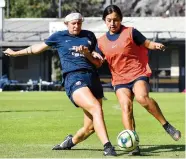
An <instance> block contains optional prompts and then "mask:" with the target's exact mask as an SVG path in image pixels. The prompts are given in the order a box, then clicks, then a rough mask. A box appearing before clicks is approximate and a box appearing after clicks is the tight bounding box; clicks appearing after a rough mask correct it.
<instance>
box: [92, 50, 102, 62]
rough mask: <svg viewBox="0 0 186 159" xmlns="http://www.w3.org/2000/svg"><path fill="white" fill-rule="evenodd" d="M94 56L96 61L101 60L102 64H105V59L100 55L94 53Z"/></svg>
mask: <svg viewBox="0 0 186 159" xmlns="http://www.w3.org/2000/svg"><path fill="white" fill-rule="evenodd" d="M92 56H93V57H94V58H96V59H99V60H100V61H101V63H103V62H104V59H103V57H102V56H101V55H100V54H99V53H97V52H92Z"/></svg>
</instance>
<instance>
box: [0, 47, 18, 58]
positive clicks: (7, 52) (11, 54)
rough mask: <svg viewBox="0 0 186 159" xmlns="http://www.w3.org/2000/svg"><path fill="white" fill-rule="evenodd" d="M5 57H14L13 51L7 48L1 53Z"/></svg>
mask: <svg viewBox="0 0 186 159" xmlns="http://www.w3.org/2000/svg"><path fill="white" fill-rule="evenodd" d="M3 53H4V54H5V55H6V56H16V53H15V51H13V50H12V49H10V48H8V49H6V50H5V51H4V52H3Z"/></svg>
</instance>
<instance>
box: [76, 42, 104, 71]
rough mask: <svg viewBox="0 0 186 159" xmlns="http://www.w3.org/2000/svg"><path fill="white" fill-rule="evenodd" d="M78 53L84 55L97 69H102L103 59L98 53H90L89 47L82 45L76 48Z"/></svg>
mask: <svg viewBox="0 0 186 159" xmlns="http://www.w3.org/2000/svg"><path fill="white" fill-rule="evenodd" d="M74 48H75V50H76V52H80V53H81V54H83V55H84V56H85V57H86V58H87V59H88V60H89V61H90V62H91V63H92V64H94V65H95V66H96V67H97V68H98V67H100V66H101V65H102V63H103V57H102V56H101V55H99V54H98V53H97V52H95V51H93V52H92V53H91V52H90V51H89V49H88V47H86V46H83V45H80V46H78V47H74Z"/></svg>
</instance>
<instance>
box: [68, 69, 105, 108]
mask: <svg viewBox="0 0 186 159" xmlns="http://www.w3.org/2000/svg"><path fill="white" fill-rule="evenodd" d="M82 87H88V88H89V89H90V91H91V92H92V94H93V95H94V97H95V98H97V99H100V98H103V88H102V85H101V82H100V78H99V76H98V73H97V72H92V71H76V72H70V73H68V74H67V75H66V76H65V79H64V88H65V91H66V94H67V96H68V97H69V99H70V100H71V101H72V103H73V104H74V105H75V106H77V105H76V104H75V102H74V100H73V98H72V94H73V92H74V91H75V90H77V89H79V88H82ZM77 107H78V106H77Z"/></svg>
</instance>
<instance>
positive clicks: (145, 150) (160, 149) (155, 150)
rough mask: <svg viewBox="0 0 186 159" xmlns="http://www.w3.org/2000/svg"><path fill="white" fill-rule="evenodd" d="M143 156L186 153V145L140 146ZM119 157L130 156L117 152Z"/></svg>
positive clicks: (74, 149)
mask: <svg viewBox="0 0 186 159" xmlns="http://www.w3.org/2000/svg"><path fill="white" fill-rule="evenodd" d="M140 149H141V155H140V156H161V154H162V153H164V152H175V151H179V152H181V151H183V152H184V151H185V145H140ZM71 150H73V151H103V149H88V148H85V149H82V148H81V149H78V148H73V149H71ZM116 152H117V154H118V156H122V155H125V154H128V153H127V152H124V151H123V150H116Z"/></svg>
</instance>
